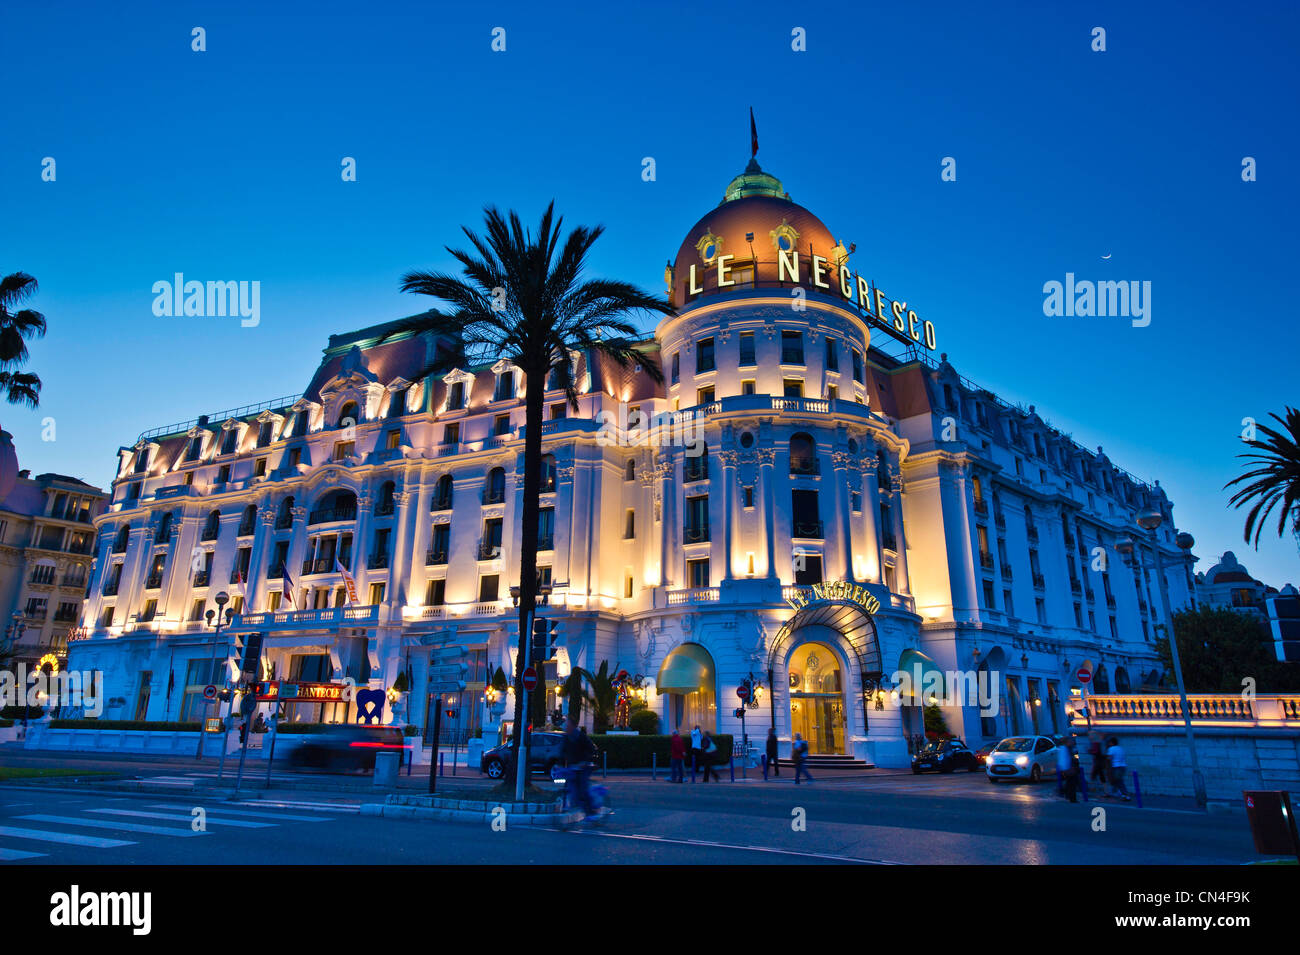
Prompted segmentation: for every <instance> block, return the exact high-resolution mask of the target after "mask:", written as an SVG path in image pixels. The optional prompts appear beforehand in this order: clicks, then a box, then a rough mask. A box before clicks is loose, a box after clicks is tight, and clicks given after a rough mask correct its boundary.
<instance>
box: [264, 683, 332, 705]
mask: <svg viewBox="0 0 1300 955" xmlns="http://www.w3.org/2000/svg"><path fill="white" fill-rule="evenodd" d="M347 689H348V684H346V683H288V682H283V681H280V680H271V681H269V682H266V683H259V684H258V686H257V701H258V702H259V703H267V702H270V703H275V702H280V701H292V702H295V703H341V702H342V701H343V694H344V692H345V691H346V690H347Z"/></svg>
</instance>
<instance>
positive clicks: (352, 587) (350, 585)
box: [334, 557, 360, 607]
mask: <svg viewBox="0 0 1300 955" xmlns="http://www.w3.org/2000/svg"><path fill="white" fill-rule="evenodd" d="M334 567H335V568H336V569H337V570H338V572H339V573H340V574H342V575H343V585H344V586H345V587H347V589H348V603H349V604H350V605H352V606H354V607H355V606H356V605H357V604H358V603H360V601H359V600H357V581H356V578H355V577H353V576H352V575H351V574H349V573H348V569H347V568H346V567H344V566H343V562H342V561H340V560H339V559H338V557H335V558H334Z"/></svg>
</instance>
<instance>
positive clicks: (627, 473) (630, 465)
mask: <svg viewBox="0 0 1300 955" xmlns="http://www.w3.org/2000/svg"><path fill="white" fill-rule="evenodd" d="M623 480H624V481H635V480H636V460H635V459H629V460H628V462H627V467H626V468H624V469H623Z"/></svg>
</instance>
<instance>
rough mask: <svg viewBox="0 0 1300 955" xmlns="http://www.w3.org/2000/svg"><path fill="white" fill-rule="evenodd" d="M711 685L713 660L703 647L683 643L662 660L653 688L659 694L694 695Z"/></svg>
mask: <svg viewBox="0 0 1300 955" xmlns="http://www.w3.org/2000/svg"><path fill="white" fill-rule="evenodd" d="M712 685H713V658H712V657H710V656H709V652H708V651H707V650H705V649H704V648H703V647H701V646H699V645H698V644H694V643H683V644H682V645H681V646H679V647H676V648H674V649H673V651H672V652H671V653H669V654H668V656H667V657H665V658H664V662H663V666H661V667H660V668H659V675H658V676H657V677H655V687H656V688H657V689H658V691H659V692H660V693H694V692H695V691H697V690H702V689H709V688H711V687H712Z"/></svg>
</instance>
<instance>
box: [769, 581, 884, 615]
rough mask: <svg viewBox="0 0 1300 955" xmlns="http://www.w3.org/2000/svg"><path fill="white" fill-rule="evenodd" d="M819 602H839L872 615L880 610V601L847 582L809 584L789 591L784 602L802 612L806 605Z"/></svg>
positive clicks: (857, 585) (866, 591)
mask: <svg viewBox="0 0 1300 955" xmlns="http://www.w3.org/2000/svg"><path fill="white" fill-rule="evenodd" d="M819 600H840V601H848V602H849V603H854V604H857V605H858V606H859V607H861V608H862V609H863V610H865V611H866V612H867V613H870V614H874V613H875V612H876V611H878V610H879V609H880V601H879V600H877V599H876V598H875V597H873V596H872V595H871V593H870V592H869V591H868V590H867V588H865V587H863V586H862V585H861V584H855V583H850V582H849V581H847V580H825V581H822V582H821V583H820V584H811V585H810V586H808V587H804V588H801V589H799V590H791V591H790V595H789V597H787V598H786V601H787V602H788V603H789V604H790V606H791V607H793V608H794V609H795V610H802V609H803V608H804V607H806V606H808V604H810V603H813V602H815V601H819Z"/></svg>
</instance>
